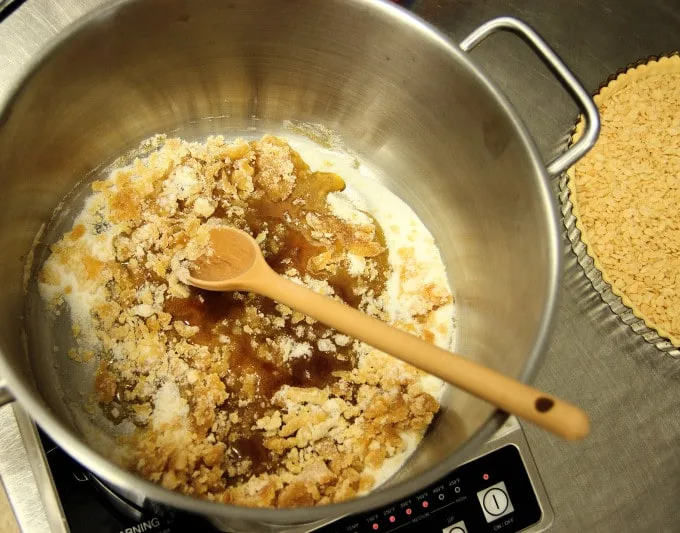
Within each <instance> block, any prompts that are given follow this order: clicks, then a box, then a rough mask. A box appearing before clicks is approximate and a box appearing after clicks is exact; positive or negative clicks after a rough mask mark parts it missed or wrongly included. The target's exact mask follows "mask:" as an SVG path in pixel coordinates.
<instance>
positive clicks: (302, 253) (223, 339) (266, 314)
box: [133, 142, 388, 484]
mask: <svg viewBox="0 0 680 533" xmlns="http://www.w3.org/2000/svg"><path fill="white" fill-rule="evenodd" d="M252 144H254V145H255V146H257V142H255V143H252ZM291 160H292V162H293V165H294V176H295V182H294V186H293V189H292V192H291V193H290V195H289V196H287V197H286V198H285V199H284V200H283V201H281V200H277V199H276V198H275V197H274V196H275V195H273V194H269V193H268V191H267V190H263V191H256V192H262V194H252V195H250V196H249V197H248V198H246V199H245V200H244V202H243V205H240V206H239V207H240V208H242V211H241V213H242V214H241V215H234V214H233V213H232V212H231V211H230V209H229V208H230V206H231V205H230V204H229V200H228V199H227V198H224V197H223V196H222V193H221V191H220V189H219V188H217V187H216V188H215V189H214V191H213V199H214V200H215V201H217V206H216V209H215V211H214V213H213V215H212V217H213V218H219V219H222V220H223V222H224V223H225V224H227V225H231V226H236V227H239V228H241V229H245V230H246V231H248V232H249V233H250V234H252V235H253V236H258V235H262V234H264V239H263V240H262V244H261V247H262V249H263V253H264V256H265V259H266V260H267V262H268V264H269V265H270V266H271V267H272V268H273V269H274V270H275V271H276V272H278V273H279V274H286V273H288V274H289V275H291V273H293V274H292V275H294V276H296V277H299V278H300V279H304V277H305V276H306V275H308V274H309V275H310V276H311V277H312V278H314V279H316V280H322V281H326V282H327V283H328V284H329V285H330V287H332V289H333V290H334V292H335V295H337V296H338V297H340V298H341V299H342V300H343V301H344V302H345V303H346V304H348V305H351V306H353V307H358V306H359V304H360V302H361V301H362V294H367V293H369V294H370V293H371V292H372V294H374V295H379V294H381V293H382V292H383V290H384V288H385V283H386V276H387V273H388V258H387V251H386V246H385V241H384V236H383V233H382V230H381V228H380V226H379V225H378V223H377V222H376V221H375V220H373V226H374V228H373V231H374V235H373V238H372V240H371V241H370V242H368V243H367V242H366V239H364V241H362V240H361V239H357V238H356V235H355V232H356V231H357V229H356V226H355V225H352V224H349V223H347V222H345V221H343V220H342V219H340V218H338V217H336V216H334V215H333V213H331V212H330V210H329V207H328V205H327V201H326V198H327V196H328V194H329V193H331V192H335V191H341V190H343V189H344V187H345V184H344V182H343V180H342V179H341V178H340V177H339V176H338V175H336V174H333V173H328V172H312V171H311V170H310V169H309V167H308V166H307V164H306V163H305V162H304V161H303V160H302V159H301V158H300V156H299V155H298V154H297V153H296V152H295V151H293V150H291ZM253 169H254V176H255V178H257V176H258V175H259V173H260V172H261V171H262V170H263V169H261V168H260V161H259V159H257V158H256V159H255V160H254V162H253ZM179 207H180V208H182V207H183V206H182V205H180V206H179ZM185 207H186V206H185ZM187 209H188V207H187ZM310 216H313V217H314V219H315V220H317V221H318V223H319V227H320V228H321V229H316V228H314V227H312V226H311V225H310V224H309V223H308V220H309V217H310ZM369 229H371V228H370V227H369ZM348 251H350V252H352V253H355V254H357V255H360V256H362V257H364V258H368V259H370V260H371V261H372V262H373V264H374V267H375V268H374V269H373V274H372V275H371V276H368V275H363V276H362V275H361V274H359V275H358V274H357V273H356V272H354V273H350V271H349V270H348V263H347V261H343V260H342V259H343V258H345V257H346V253H347V252H348ZM323 254H326V255H327V256H328V257H329V258H335V260H334V261H331V262H332V264H331V265H329V266H330V267H329V268H319V265H318V264H316V265H315V264H314V261H316V260H317V258H319V257H324V255H323ZM321 266H322V267H324V266H325V265H321ZM293 269H294V270H293ZM156 278H157V276H156V275H155V274H153V273H152V272H150V271H148V270H145V269H143V270H142V271H141V272H140V271H139V270H138V271H137V272H135V274H134V275H133V279H134V282H135V283H136V284H137V286H139V285H141V284H142V283H143V282H144V281H147V280H150V279H152V280H153V281H158V280H157V279H156ZM160 281H163V280H160ZM163 307H164V311H165V312H166V313H169V314H170V315H172V321H173V322H175V321H179V322H181V323H183V324H185V325H186V326H194V327H197V328H198V331H197V332H196V333H194V334H193V335H191V336H190V337H188V342H190V343H192V344H197V345H203V346H208V347H210V348H211V349H213V350H218V349H222V348H223V347H225V346H226V347H227V353H228V357H229V360H228V374H227V375H226V376H221V379H222V381H223V382H224V383H225V386H226V388H227V393H228V394H229V397H228V400H227V401H226V402H224V404H223V405H221V406H220V407H219V409H221V410H223V411H225V412H226V413H227V415H229V414H231V413H237V414H238V417H239V422H238V428H237V430H233V429H232V432H231V433H230V434H229V436H228V441H229V442H230V447H229V448H228V450H227V453H228V455H230V456H233V458H234V459H235V460H238V461H240V460H242V459H246V458H247V459H250V461H251V462H252V465H253V467H252V469H251V472H250V474H258V473H261V472H264V471H265V470H267V469H269V468H273V467H276V466H277V464H276V460H275V458H273V457H272V455H271V453H270V451H269V450H268V449H267V448H266V447H265V446H264V444H263V442H262V438H261V437H260V436H259V435H258V434H257V433H255V432H253V430H252V428H253V426H254V425H255V422H256V420H257V419H258V418H260V417H261V416H262V415H263V414H265V413H266V411H267V410H268V409H270V408H271V407H270V406H271V399H272V397H273V396H274V395H275V394H276V392H277V391H278V390H279V389H281V387H283V386H285V385H290V386H294V387H317V388H324V387H326V386H332V385H333V383H335V382H336V381H337V380H338V377H337V373H338V372H339V371H348V370H351V369H352V368H354V367H355V365H356V363H357V361H356V355H355V353H354V350H353V347H352V342H351V341H349V342H348V341H347V340H345V341H344V342H343V343H337V344H335V343H334V344H333V346H332V349H329V348H328V343H329V342H332V339H333V337H334V335H335V332H334V331H332V330H330V328H328V327H326V326H324V325H322V324H319V323H316V322H314V321H311V320H310V321H308V320H305V319H304V316H298V317H297V318H295V319H293V318H291V313H290V312H285V313H282V311H281V309H280V308H279V307H277V305H276V303H275V302H272V301H271V300H269V299H267V298H265V297H262V296H259V295H255V294H245V293H219V292H210V291H204V290H200V289H196V288H190V295H189V297H187V298H172V297H168V298H166V299H165V301H164V304H163ZM282 319H284V320H282ZM165 335H166V337H167V339H168V341H169V342H172V341H178V340H179V339H180V334H179V332H178V331H176V329H175V328H168V329H167V330H166V332H165ZM282 338H288V339H290V340H291V341H292V342H293V343H298V344H299V343H306V345H307V352H308V353H306V354H305V355H304V356H296V357H291V358H286V357H282V354H281V350H280V349H278V348H277V346H276V345H275V344H274V343H272V341H275V340H277V339H279V340H280V339H282ZM321 347H324V348H325V349H324V350H322V349H321ZM225 357H226V356H225ZM189 396H191V395H189ZM237 481H238V479H227V480H226V482H227V483H228V484H232V483H235V482H237Z"/></svg>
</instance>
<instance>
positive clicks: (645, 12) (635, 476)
mask: <svg viewBox="0 0 680 533" xmlns="http://www.w3.org/2000/svg"><path fill="white" fill-rule="evenodd" d="M105 1H106V0H28V1H27V2H26V3H24V4H23V5H22V6H21V7H19V8H18V9H17V10H16V11H15V12H14V13H13V14H12V15H11V16H10V17H9V18H7V20H5V21H4V22H3V23H2V24H0V96H2V95H4V94H5V92H6V91H7V90H8V88H9V86H10V84H11V81H12V79H13V78H14V77H15V76H16V75H17V73H18V72H19V70H20V68H21V67H22V66H23V65H24V64H25V62H26V61H27V59H28V58H29V57H30V56H31V55H32V54H33V53H34V52H35V51H36V50H37V49H38V48H39V47H40V46H41V45H42V44H43V43H44V42H45V41H46V40H47V39H48V38H50V37H51V36H53V35H54V34H55V33H56V32H57V31H59V30H60V29H61V28H63V27H64V26H65V25H66V24H68V23H69V22H70V21H72V20H74V19H75V18H77V17H78V16H79V15H81V14H82V13H84V12H86V11H88V10H90V9H92V8H93V7H95V6H97V5H99V4H102V3H104V2H105ZM414 11H415V12H416V13H418V14H420V15H421V16H422V17H423V18H425V19H427V20H429V21H431V22H433V23H434V24H435V25H437V26H439V28H441V29H442V30H443V31H444V32H446V33H448V34H449V35H450V36H451V37H452V39H453V40H454V41H456V42H459V41H460V40H461V39H463V38H464V37H465V36H466V35H467V34H468V33H469V32H470V31H471V30H472V29H474V28H475V27H476V26H478V25H479V24H481V23H482V22H484V21H486V20H488V19H490V18H493V17H495V16H498V15H513V16H516V17H519V18H521V19H522V20H524V21H525V22H528V23H529V24H531V25H532V26H533V27H534V28H535V29H536V30H537V31H538V32H539V33H540V34H541V35H542V36H543V37H544V38H545V39H546V41H548V43H550V44H551V45H552V46H553V48H554V49H555V50H556V51H557V53H558V54H560V56H561V57H562V58H563V59H564V60H565V61H566V63H567V64H568V65H569V66H570V67H571V68H572V70H573V71H574V72H575V73H576V75H577V77H579V78H580V79H581V81H582V82H583V83H584V85H585V86H586V88H587V89H588V90H591V91H592V90H595V89H597V88H598V87H599V85H600V83H601V82H603V81H604V80H606V79H607V78H608V77H609V76H610V75H611V74H612V73H614V72H616V71H617V70H618V69H620V68H622V67H625V66H626V65H627V64H629V63H631V62H634V61H636V60H638V59H641V58H646V57H649V56H651V55H657V54H660V53H664V52H672V51H676V50H679V49H680V2H679V1H678V0H651V1H643V0H619V1H616V0H600V1H598V2H582V1H580V0H550V1H544V2H538V1H536V0H509V1H501V0H420V1H416V3H415V5H414ZM472 55H473V56H474V59H475V60H476V61H477V63H478V65H479V66H480V67H481V68H483V69H484V70H485V71H486V72H487V73H488V74H489V76H490V77H491V78H492V79H493V80H494V81H495V82H496V83H497V84H498V85H499V86H500V87H501V89H503V90H504V91H505V93H506V95H507V96H508V98H509V100H510V101H511V102H512V103H513V104H514V105H515V107H516V108H517V110H518V112H519V114H520V115H521V116H522V118H523V119H524V120H525V122H526V123H527V126H528V128H529V130H530V132H531V133H532V134H533V135H534V138H535V139H536V140H537V144H538V146H539V148H540V149H541V150H542V152H543V153H544V154H545V158H546V160H547V159H549V156H550V155H552V154H554V153H556V152H557V151H558V150H559V149H560V148H561V147H562V146H563V145H564V141H565V138H566V135H567V133H568V132H569V130H570V128H571V126H572V125H573V122H574V120H575V117H576V109H575V107H574V105H573V104H572V103H571V101H570V100H569V98H568V97H567V96H566V94H565V93H564V91H563V90H562V89H561V88H560V87H559V86H558V85H557V83H556V82H555V81H554V80H553V78H552V76H551V75H550V74H548V70H547V69H546V68H545V67H544V66H543V65H542V64H541V63H540V61H539V60H538V59H536V58H535V56H533V55H532V53H531V52H530V51H529V50H528V48H526V47H525V45H524V44H523V43H522V42H520V41H519V39H517V38H516V37H514V36H511V35H498V36H494V37H492V38H491V39H489V40H488V42H485V43H484V44H483V45H482V46H480V47H479V48H478V49H475V50H474V51H473V52H472ZM564 242H565V245H564V250H565V252H564V254H565V255H564V257H565V267H566V271H565V278H564V283H563V288H562V295H561V304H560V310H559V312H558V316H557V318H556V323H555V328H554V332H553V337H552V341H551V344H550V347H549V349H548V353H547V355H546V358H545V360H544V363H543V364H542V367H541V370H540V373H539V375H538V378H537V380H536V384H537V386H539V387H541V388H544V389H546V390H548V391H550V392H552V393H554V394H556V395H558V396H562V397H564V398H565V399H568V400H571V401H574V402H576V403H578V404H580V405H581V406H582V407H584V408H585V409H586V410H587V411H588V412H589V413H590V415H591V417H592V422H593V433H592V435H591V436H590V437H589V438H588V439H587V440H586V441H585V442H584V443H579V444H569V443H565V442H563V441H560V440H558V439H556V438H553V437H551V436H549V435H548V434H546V433H543V432H541V431H539V430H536V429H534V428H533V427H528V426H526V425H525V430H526V433H527V437H528V439H529V442H530V445H531V448H532V450H533V453H534V456H535V458H536V461H537V464H538V467H539V470H540V471H541V474H542V478H543V481H544V483H545V486H546V488H547V490H548V494H549V495H550V499H551V502H552V504H553V507H554V510H555V523H554V529H553V530H551V531H557V532H562V531H604V532H609V531H611V532H621V531H655V532H661V531H669V532H670V531H680V512H679V511H678V500H679V499H680V413H679V412H678V408H677V405H678V401H679V400H680V359H673V358H672V357H670V356H668V355H664V354H662V353H661V352H659V351H658V350H657V349H656V348H655V347H653V346H652V345H649V344H647V343H646V342H645V341H644V340H642V339H641V338H639V337H637V336H636V335H635V334H634V333H633V332H632V330H630V329H629V328H628V327H627V326H625V325H623V323H622V322H621V321H620V320H619V319H618V318H617V317H615V316H614V315H613V314H612V312H611V311H610V310H609V308H608V307H607V306H606V304H604V302H602V300H601V299H600V297H599V296H598V294H597V293H596V292H595V291H594V289H593V288H592V286H591V284H590V282H589V281H588V280H587V279H586V277H585V275H584V274H583V272H582V270H581V268H580V266H579V265H578V264H577V262H576V257H575V255H574V254H573V252H572V251H571V249H570V248H569V245H568V244H567V242H568V241H567V240H566V238H565V240H564ZM5 409H11V408H10V407H6V408H5Z"/></svg>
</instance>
